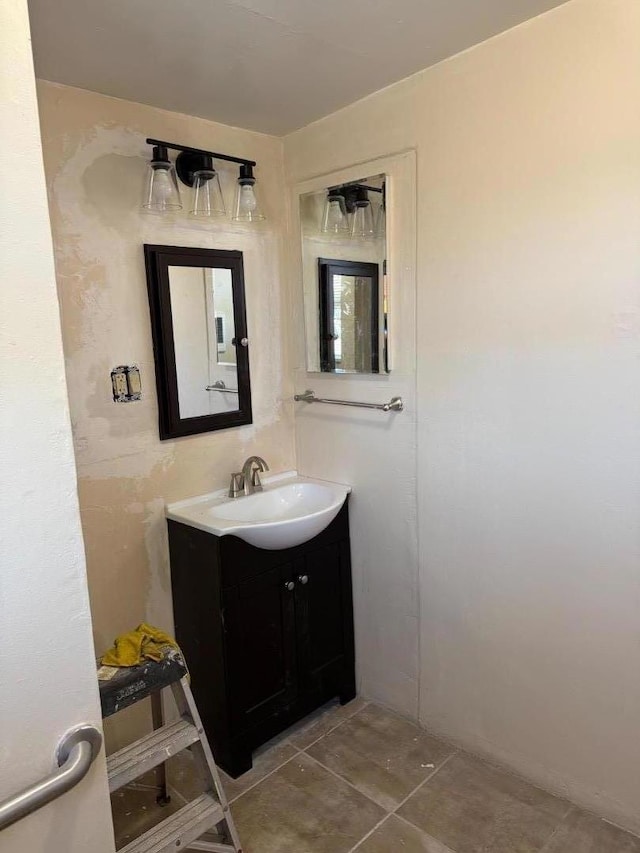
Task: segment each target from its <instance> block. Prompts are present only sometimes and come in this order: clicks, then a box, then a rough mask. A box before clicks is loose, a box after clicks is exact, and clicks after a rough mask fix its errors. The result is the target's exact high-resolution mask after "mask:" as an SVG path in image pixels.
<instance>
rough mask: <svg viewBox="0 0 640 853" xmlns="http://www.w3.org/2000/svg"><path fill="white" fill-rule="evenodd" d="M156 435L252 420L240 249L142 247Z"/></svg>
mask: <svg viewBox="0 0 640 853" xmlns="http://www.w3.org/2000/svg"><path fill="white" fill-rule="evenodd" d="M144 254H145V263H146V269H147V288H148V291H149V306H150V309H151V329H152V334H153V349H154V357H155V365H156V387H157V389H158V410H159V423H160V438H161V439H163V440H164V439H169V438H179V437H181V436H186V435H195V434H196V433H200V432H210V431H212V430H217V429H228V428H229V427H234V426H241V425H243V424H250V423H251V384H250V379H249V350H248V339H247V319H246V308H245V295H244V272H243V263H242V252H235V251H223V250H220V249H195V248H188V247H180V246H151V245H145V247H144Z"/></svg>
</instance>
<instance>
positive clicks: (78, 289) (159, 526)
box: [39, 83, 294, 746]
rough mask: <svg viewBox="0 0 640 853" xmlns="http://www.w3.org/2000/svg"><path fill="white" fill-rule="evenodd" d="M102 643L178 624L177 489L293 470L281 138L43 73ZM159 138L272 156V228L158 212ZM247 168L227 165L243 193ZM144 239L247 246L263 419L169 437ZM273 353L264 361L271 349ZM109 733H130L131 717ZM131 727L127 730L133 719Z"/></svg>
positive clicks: (94, 603)
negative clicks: (172, 553) (150, 202)
mask: <svg viewBox="0 0 640 853" xmlns="http://www.w3.org/2000/svg"><path fill="white" fill-rule="evenodd" d="M39 102H40V115H41V124H42V137H43V145H44V154H45V167H46V172H47V179H48V187H49V201H50V208H51V217H52V225H53V233H54V242H55V248H56V270H57V278H58V291H59V296H60V302H61V311H62V328H63V336H64V349H65V359H66V371H67V379H68V384H69V396H70V403H71V417H72V422H73V431H74V441H75V451H76V459H77V465H78V474H79V483H80V505H81V512H82V524H83V531H84V536H85V542H86V552H87V562H88V573H89V584H90V594H91V608H92V613H93V620H94V629H95V646H96V652H100V651H102V650H104V649H105V648H106V647H107V646H108V645H109V644H110V643H111V641H112V640H113V638H114V637H115V636H116V635H117V634H118V633H120V632H122V631H125V630H128V629H130V628H132V627H134V626H135V625H137V624H138V623H139V622H141V621H143V620H149V621H151V622H153V623H156V624H158V625H161V626H166V627H169V628H171V624H172V616H171V600H170V580H169V567H168V554H167V545H166V526H165V521H164V516H163V507H164V502H165V501H172V500H176V499H179V498H184V497H188V496H189V495H196V494H199V493H203V492H206V491H210V490H212V489H215V488H220V487H223V486H225V485H226V484H227V482H228V477H229V473H230V472H231V471H232V470H237V469H238V466H239V465H240V464H241V463H242V461H243V460H244V458H245V457H247V456H248V455H249V454H252V453H259V454H260V455H261V456H264V457H265V458H266V459H267V461H268V462H269V464H270V465H271V468H272V470H274V471H278V470H286V469H290V468H292V467H294V450H293V423H292V415H291V412H290V410H289V409H288V408H287V406H290V403H286V402H285V401H286V400H287V398H289V400H290V398H291V392H290V390H289V382H290V380H289V371H288V369H287V365H286V356H285V354H284V351H283V346H282V324H281V312H282V293H281V283H280V282H281V276H280V267H281V252H282V247H283V234H284V227H285V193H284V191H283V183H284V182H283V164H282V143H281V142H280V141H279V140H277V139H274V138H271V137H268V136H264V135H261V134H257V133H250V132H248V131H242V130H237V129H234V128H229V127H226V126H223V125H218V124H214V123H211V122H207V121H204V120H201V119H195V118H190V117H188V116H184V115H178V114H174V113H168V112H164V111H162V110H157V109H153V108H151V107H147V106H141V105H138V104H133V103H129V102H125V101H119V100H116V99H113V98H108V97H104V96H102V95H97V94H94V93H90V92H85V91H81V90H77V89H72V88H68V87H64V86H58V85H53V84H50V83H41V84H40V85H39ZM147 136H151V137H155V138H160V139H168V140H172V141H176V142H181V143H183V144H185V145H192V146H196V147H204V148H212V149H215V150H220V151H224V152H228V153H231V154H236V155H238V156H241V157H247V158H250V159H255V160H257V161H258V168H257V171H256V174H257V176H258V177H259V178H260V183H261V190H262V199H263V203H264V205H265V208H266V213H267V216H268V220H267V222H266V223H265V225H264V227H263V228H262V229H260V230H255V229H249V228H247V227H244V226H234V225H232V223H230V222H224V221H221V222H215V223H214V224H213V225H206V224H202V223H199V222H196V223H191V222H189V220H188V218H187V217H186V216H185V215H183V213H184V212H182V213H181V214H180V215H176V216H175V218H173V219H169V220H166V219H165V218H163V217H158V216H152V215H148V214H143V213H141V212H140V210H139V197H140V191H141V186H142V180H143V171H144V167H145V160H146V159H148V155H149V148H148V146H146V145H145V142H144V140H145V138H146V137H147ZM236 174H237V173H235V172H233V171H229V172H224V173H223V175H222V179H223V185H224V186H223V188H224V190H225V191H226V194H227V199H228V203H229V204H230V203H231V201H232V198H233V195H232V193H233V182H234V177H235V175H236ZM143 243H164V244H170V245H177V246H181V245H185V246H202V247H206V248H222V249H239V250H241V251H243V253H244V266H245V284H246V295H247V316H248V329H249V337H250V340H251V350H250V359H251V379H252V401H253V415H254V423H253V424H252V425H251V426H247V427H242V428H240V429H232V430H223V431H219V432H214V433H208V434H205V435H201V436H194V437H191V438H184V439H181V440H178V441H166V442H160V440H159V438H158V424H157V403H156V393H155V380H154V364H153V351H152V346H151V331H150V325H149V312H148V301H147V290H146V280H145V272H144V260H143V252H142V245H143ZM258 355H259V357H257V356H258ZM130 363H136V364H138V365H139V366H140V369H141V375H142V392H143V393H142V400H141V401H140V402H138V403H130V404H116V403H114V402H113V401H112V397H111V388H110V378H109V374H110V371H111V369H112V368H113V367H114V366H116V365H118V364H130ZM115 719H116V725H115V726H110V727H109V733H110V735H111V739H110V745H111V746H114V745H117V743H119V740H120V738H119V732H118V725H117V718H115ZM119 728H120V730H121V731H122V729H123V726H122V725H121V726H120V727H119Z"/></svg>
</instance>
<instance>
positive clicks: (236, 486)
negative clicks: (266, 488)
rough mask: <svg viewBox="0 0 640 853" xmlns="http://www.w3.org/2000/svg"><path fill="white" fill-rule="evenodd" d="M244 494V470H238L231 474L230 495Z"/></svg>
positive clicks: (233, 496) (232, 496) (231, 496)
mask: <svg viewBox="0 0 640 853" xmlns="http://www.w3.org/2000/svg"><path fill="white" fill-rule="evenodd" d="M243 494H244V474H243V473H242V471H238V472H237V473H235V474H232V475H231V482H230V483H229V497H230V498H237V497H238V495H243Z"/></svg>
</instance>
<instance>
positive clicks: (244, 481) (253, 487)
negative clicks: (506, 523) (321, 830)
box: [229, 456, 269, 498]
mask: <svg viewBox="0 0 640 853" xmlns="http://www.w3.org/2000/svg"><path fill="white" fill-rule="evenodd" d="M268 470H269V466H268V465H267V463H266V462H265V461H264V459H263V458H262V457H261V456H250V457H249V458H248V459H247V460H246V462H245V463H244V465H243V466H242V471H238V472H236V473H234V474H232V475H231V483H230V485H229V497H230V498H239V497H240V495H243V494H244V495H252V494H253V493H254V492H261V491H262V483H261V482H260V472H261V471H268Z"/></svg>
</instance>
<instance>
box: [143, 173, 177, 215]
mask: <svg viewBox="0 0 640 853" xmlns="http://www.w3.org/2000/svg"><path fill="white" fill-rule="evenodd" d="M142 207H143V208H144V209H145V210H149V211H154V212H156V213H169V212H171V211H172V210H181V209H182V202H181V201H180V190H179V189H178V182H177V180H176V173H175V170H174V168H173V166H172V165H171V163H169V162H168V161H166V160H152V161H151V162H150V163H149V165H148V166H147V177H146V181H145V188H144V196H143V199H142Z"/></svg>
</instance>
